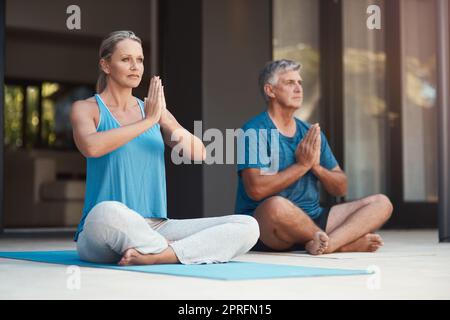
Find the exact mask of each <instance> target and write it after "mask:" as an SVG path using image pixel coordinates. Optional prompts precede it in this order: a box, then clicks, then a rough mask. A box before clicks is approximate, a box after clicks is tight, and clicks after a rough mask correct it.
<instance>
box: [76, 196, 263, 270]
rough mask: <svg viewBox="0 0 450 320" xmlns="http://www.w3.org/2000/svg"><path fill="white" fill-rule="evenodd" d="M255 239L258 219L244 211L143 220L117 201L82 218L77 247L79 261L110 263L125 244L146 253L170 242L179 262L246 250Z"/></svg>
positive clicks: (220, 259) (212, 260) (226, 257)
mask: <svg viewBox="0 0 450 320" xmlns="http://www.w3.org/2000/svg"><path fill="white" fill-rule="evenodd" d="M258 238H259V226H258V222H257V221H256V220H255V219H254V218H253V217H251V216H247V215H229V216H223V217H217V218H199V219H185V220H176V219H168V220H165V219H148V218H143V217H142V216H141V215H140V214H138V213H137V212H136V211H134V210H132V209H130V208H128V207H127V206H126V205H124V204H123V203H121V202H117V201H103V202H100V203H98V204H97V205H95V206H94V207H93V208H92V210H91V211H90V212H89V214H88V216H87V217H86V220H85V223H84V228H83V231H82V232H81V233H80V234H79V236H78V241H77V250H78V254H79V256H80V258H81V260H85V261H90V262H96V263H116V262H118V261H119V260H120V258H121V257H122V255H123V253H124V252H125V251H126V250H127V249H130V248H134V249H136V250H137V251H139V252H140V253H142V254H151V253H160V252H162V251H164V250H165V249H167V247H168V246H171V247H172V249H173V250H174V252H175V254H176V256H177V257H178V260H179V261H180V262H181V263H183V264H200V263H218V262H227V261H229V260H231V259H233V258H234V257H236V256H238V255H241V254H244V253H246V252H248V251H249V250H250V249H251V248H252V247H253V245H254V244H255V243H256V241H257V240H258ZM168 241H170V242H171V243H170V244H169V243H168Z"/></svg>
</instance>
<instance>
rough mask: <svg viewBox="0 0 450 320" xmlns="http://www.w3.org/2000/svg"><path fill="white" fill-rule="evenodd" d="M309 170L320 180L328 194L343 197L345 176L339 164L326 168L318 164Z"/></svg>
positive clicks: (345, 185) (345, 183) (345, 187)
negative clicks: (330, 168) (329, 168)
mask: <svg viewBox="0 0 450 320" xmlns="http://www.w3.org/2000/svg"><path fill="white" fill-rule="evenodd" d="M311 171H312V172H313V173H314V175H315V176H316V177H317V178H318V179H319V180H320V182H321V183H322V184H323V186H324V187H325V190H327V192H328V193H329V194H331V195H333V196H335V197H343V196H345V195H346V194H347V176H346V175H345V172H344V171H342V169H341V168H340V167H339V166H336V167H334V168H333V169H332V170H328V169H327V168H325V167H322V166H321V165H320V164H319V165H316V166H313V167H312V168H311Z"/></svg>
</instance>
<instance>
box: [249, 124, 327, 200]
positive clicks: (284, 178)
mask: <svg viewBox="0 0 450 320" xmlns="http://www.w3.org/2000/svg"><path fill="white" fill-rule="evenodd" d="M319 134H320V128H319V126H318V125H313V126H311V128H310V129H309V130H308V133H307V134H306V136H305V138H304V139H303V140H302V142H300V143H299V145H298V146H297V150H296V151H295V157H296V162H295V163H294V164H292V165H291V166H290V167H288V168H287V169H284V170H283V171H281V172H278V173H277V174H274V175H263V174H261V172H260V169H255V168H249V169H244V170H242V172H241V175H242V180H243V183H244V188H245V191H246V192H247V195H248V196H249V197H250V198H251V199H253V200H255V201H260V200H262V199H264V198H267V197H269V196H272V195H274V194H277V193H279V192H280V191H282V190H284V189H286V188H287V187H289V186H290V185H291V184H293V183H294V182H296V181H297V180H298V179H300V178H301V177H303V176H304V175H305V174H306V173H307V172H308V171H309V170H310V169H311V167H312V165H313V164H314V163H315V161H316V157H317V149H320V135H319Z"/></svg>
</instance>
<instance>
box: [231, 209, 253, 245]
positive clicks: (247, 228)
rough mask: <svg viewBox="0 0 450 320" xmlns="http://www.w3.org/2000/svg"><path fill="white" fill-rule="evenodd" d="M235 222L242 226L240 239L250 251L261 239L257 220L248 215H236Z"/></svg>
mask: <svg viewBox="0 0 450 320" xmlns="http://www.w3.org/2000/svg"><path fill="white" fill-rule="evenodd" d="M235 220H236V221H237V222H238V223H239V224H240V225H241V227H240V229H241V232H240V237H241V239H242V242H243V246H245V247H246V248H247V250H250V249H251V248H252V247H253V246H254V245H255V243H256V242H257V241H258V239H259V224H258V221H256V219H255V218H253V217H252V216H248V215H240V214H237V215H235Z"/></svg>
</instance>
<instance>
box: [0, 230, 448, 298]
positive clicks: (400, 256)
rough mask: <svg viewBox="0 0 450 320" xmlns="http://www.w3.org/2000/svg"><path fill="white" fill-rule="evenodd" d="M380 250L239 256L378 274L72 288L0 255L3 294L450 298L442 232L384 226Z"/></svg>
mask: <svg viewBox="0 0 450 320" xmlns="http://www.w3.org/2000/svg"><path fill="white" fill-rule="evenodd" d="M381 235H382V236H383V238H384V239H385V243H386V244H385V247H384V248H383V249H381V250H380V251H379V252H377V253H355V254H332V255H325V256H321V257H312V256H308V255H305V254H261V253H251V254H247V255H244V256H241V257H239V258H238V259H237V260H243V261H254V262H264V263H278V264H291V265H302V266H317V267H333V268H355V269H361V268H363V269H365V268H371V269H372V270H374V271H376V274H375V275H371V276H348V277H321V278H289V279H273V280H272V279H269V280H247V281H220V280H207V279H198V278H188V277H175V276H166V275H156V274H147V273H137V272H127V271H114V270H107V269H92V268H82V269H81V278H80V279H81V286H80V289H78V290H70V289H68V286H67V282H68V279H69V277H70V274H68V273H67V271H68V270H67V267H66V266H61V265H51V264H43V263H33V262H27V261H18V260H9V259H0V299H238V300H239V299H274V300H275V299H450V244H449V243H443V244H439V243H438V240H437V231H435V230H426V231H382V232H381ZM62 249H63V250H67V249H75V245H74V243H73V242H72V241H71V239H70V238H69V237H58V238H54V237H46V238H42V237H40V238H30V237H3V238H0V251H19V250H62Z"/></svg>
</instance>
